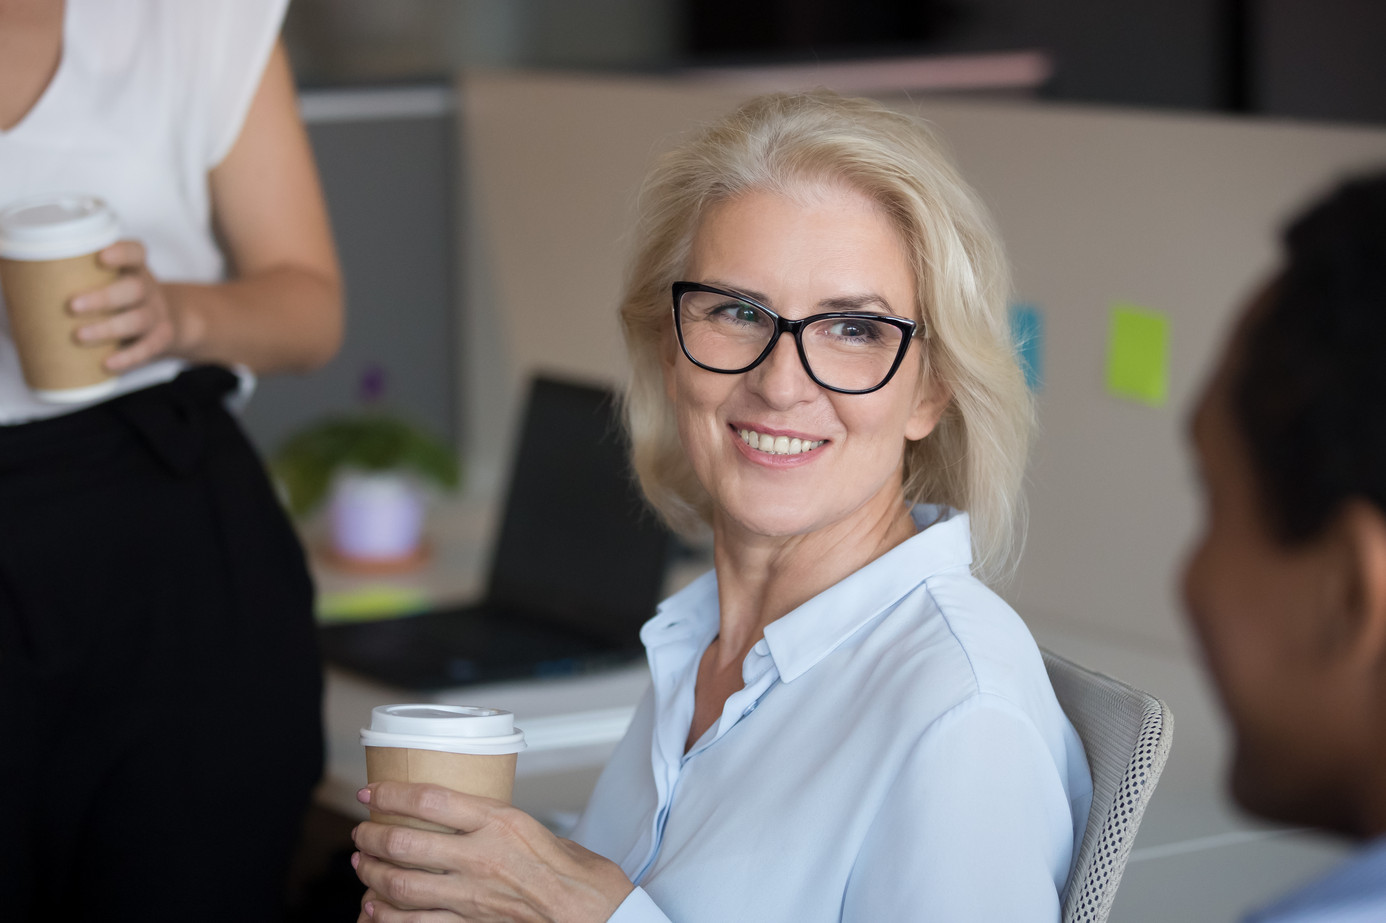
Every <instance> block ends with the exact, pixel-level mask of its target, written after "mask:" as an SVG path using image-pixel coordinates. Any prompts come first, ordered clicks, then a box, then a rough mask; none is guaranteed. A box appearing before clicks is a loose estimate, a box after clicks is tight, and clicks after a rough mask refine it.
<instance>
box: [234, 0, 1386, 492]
mask: <svg viewBox="0 0 1386 923" xmlns="http://www.w3.org/2000/svg"><path fill="white" fill-rule="evenodd" d="M285 37H286V41H287V44H288V46H289V50H290V53H291V55H292V58H293V62H294V66H295V70H296V72H297V78H298V81H299V85H300V87H301V89H302V91H303V106H304V116H305V118H306V120H307V121H308V123H309V129H310V132H311V135H312V138H313V143H314V148H315V151H316V154H317V157H318V160H319V165H320V168H321V170H322V173H323V178H324V183H325V184H326V187H327V194H328V199H329V206H330V208H331V211H332V219H333V224H334V227H335V230H336V232H337V235H338V241H339V245H340V247H341V250H342V257H343V262H344V265H345V269H346V279H347V297H348V312H349V327H348V337H347V344H346V347H345V348H344V349H343V351H342V353H341V354H340V355H339V357H338V358H337V359H336V360H335V361H334V362H333V363H332V364H331V365H330V366H329V367H328V368H327V369H326V370H324V371H322V372H320V373H318V374H316V375H314V376H312V377H310V378H306V379H288V378H286V379H281V380H276V381H270V382H266V383H264V386H263V390H262V397H261V399H259V400H256V401H254V402H252V404H251V406H250V409H249V411H248V413H247V421H246V422H247V425H248V427H249V429H250V432H251V434H252V436H253V437H254V438H255V440H256V441H257V443H259V444H260V446H261V448H262V449H263V450H264V451H266V452H270V451H272V450H273V449H274V448H275V447H276V446H277V445H279V444H280V443H282V441H283V439H284V438H285V436H286V435H287V434H288V433H290V432H292V431H293V430H295V429H297V428H299V427H300V426H301V425H302V424H303V423H305V422H306V421H308V420H311V419H313V418H316V417H318V416H320V415H322V414H323V413H326V412H333V411H337V410H342V409H349V408H355V407H357V406H359V405H361V404H362V403H364V402H375V403H383V404H385V405H388V406H389V407H391V408H393V409H396V410H398V411H401V412H403V413H406V414H407V415H410V416H412V417H414V418H416V419H417V420H418V421H419V422H420V423H422V424H423V425H425V426H427V427H428V428H430V429H432V430H434V431H436V432H437V433H438V434H439V435H440V436H443V437H444V438H446V439H448V440H451V441H453V442H454V443H455V444H457V445H458V446H459V448H461V449H462V450H463V454H464V456H468V457H470V456H472V455H474V454H476V451H477V450H479V451H480V453H481V454H480V457H479V458H477V459H475V460H474V461H473V464H472V466H471V467H472V471H471V476H470V477H468V480H467V483H468V485H469V487H471V488H478V487H479V488H481V489H484V490H489V489H493V488H494V487H495V486H496V483H497V479H498V478H499V477H500V472H499V468H498V466H500V465H502V464H503V462H502V461H501V459H502V457H503V454H504V452H503V450H502V451H494V452H489V453H488V447H487V446H485V445H481V446H479V445H478V443H482V442H487V441H488V439H487V437H486V436H485V435H483V434H486V433H492V432H495V431H497V426H498V425H499V427H500V431H502V432H504V431H505V427H504V424H503V422H501V421H504V420H506V419H508V418H509V415H510V413H511V411H512V410H513V407H510V406H502V407H498V408H495V419H490V420H488V419H484V417H485V416H486V415H487V414H488V413H490V412H491V411H490V410H489V409H488V405H487V404H486V403H485V402H483V403H482V404H481V406H480V407H479V408H478V407H475V406H468V404H469V403H470V399H469V398H468V397H466V395H467V393H468V392H469V391H471V392H475V391H476V390H477V388H478V387H484V382H480V381H477V380H475V379H476V377H477V376H481V377H483V378H484V377H485V376H488V375H491V374H493V372H494V370H489V369H487V367H486V362H485V360H486V356H484V355H483V356H479V357H473V358H476V359H478V360H479V361H476V362H467V361H464V360H465V359H466V357H467V355H468V353H467V350H468V349H469V348H475V346H476V344H477V343H478V342H481V341H484V340H485V339H486V338H487V330H486V329H485V327H486V325H487V324H488V323H489V321H488V319H487V317H486V315H485V308H484V304H483V303H484V301H485V300H486V293H485V292H484V291H477V290H476V286H475V283H474V282H472V281H470V280H471V279H472V278H474V277H475V276H476V275H477V274H475V273H472V274H470V275H469V274H468V273H466V271H465V267H464V265H463V264H464V262H465V259H459V258H458V254H459V253H465V252H467V251H466V247H467V246H468V244H469V242H468V241H467V240H466V236H467V223H468V220H469V218H468V214H467V201H468V200H467V197H466V195H465V191H464V190H461V189H459V188H458V186H459V183H460V181H459V179H458V177H459V176H461V175H463V171H464V170H465V165H463V164H460V163H459V156H460V155H459V150H460V147H459V143H458V139H459V131H460V130H461V129H462V126H460V125H459V124H458V121H457V106H456V102H455V100H456V95H455V81H456V78H457V75H458V74H459V73H461V72H463V71H465V70H467V69H472V68H481V69H497V68H499V69H512V68H521V69H548V70H566V71H582V72H587V73H619V74H627V75H629V74H632V73H634V74H647V75H650V76H652V77H654V76H658V77H685V76H689V75H693V76H697V75H704V76H709V77H715V76H717V75H718V74H726V73H736V74H738V75H739V76H738V79H739V80H740V81H741V85H744V86H753V85H754V84H753V83H752V82H748V81H749V78H748V76H747V75H748V74H753V73H754V72H755V69H756V68H757V67H767V68H768V67H776V68H780V69H783V68H786V67H790V66H793V65H804V66H807V67H812V68H816V69H818V72H823V69H824V68H828V69H831V68H840V70H839V71H831V70H829V71H828V73H831V74H834V75H835V76H829V77H825V80H831V81H832V82H833V84H834V88H836V89H842V90H844V91H854V90H860V91H861V92H865V93H870V92H873V91H875V90H878V89H891V90H896V89H902V88H903V89H905V90H913V91H914V92H916V93H966V94H971V95H978V94H986V95H993V96H994V95H1003V96H1022V97H1033V98H1038V99H1043V100H1049V101H1055V102H1060V103H1071V104H1078V105H1089V104H1096V105H1100V106H1120V107H1139V108H1142V109H1147V110H1157V111H1170V112H1175V111H1183V112H1218V113H1234V114H1240V115H1248V116H1270V117H1274V118H1290V119H1306V120H1315V121H1330V122H1339V123H1356V124H1364V125H1367V124H1380V123H1383V122H1386V4H1383V3H1380V2H1379V0H1317V2H1313V3H1310V2H1306V0H915V2H901V0H852V2H846V0H294V2H293V4H292V5H291V8H290V11H289V17H288V21H287V24H286V28H285ZM873 64H874V65H875V66H876V67H877V69H876V70H872V69H871V68H872V66H873ZM853 66H856V68H857V69H856V70H852V69H851V68H852V67H853ZM880 68H886V69H887V70H881V69H880ZM902 74H903V75H904V76H901V75H902ZM910 83H914V84H916V86H913V87H911V86H909V85H908V84H910ZM901 84H905V85H904V86H901ZM473 252H474V253H475V250H474V251H473ZM479 258H484V255H482V256H481V257H479ZM469 327H470V328H471V329H469ZM478 327H480V329H476V328H478ZM469 378H470V379H471V380H470V381H469ZM459 384H460V385H461V387H460V388H459ZM478 416H480V417H483V419H478Z"/></svg>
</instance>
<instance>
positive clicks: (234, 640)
mask: <svg viewBox="0 0 1386 923" xmlns="http://www.w3.org/2000/svg"><path fill="white" fill-rule="evenodd" d="M234 384H235V379H234V376H232V375H231V374H230V373H229V372H227V371H226V370H224V369H221V368H215V367H203V368H198V369H193V370H190V371H188V372H185V373H184V374H183V375H181V376H180V377H179V378H178V379H176V380H175V381H173V382H170V383H168V384H165V385H160V386H158V387H154V388H149V389H147V390H143V391H139V392H136V393H133V394H128V395H125V396H122V397H119V398H116V399H114V400H111V401H109V402H106V403H105V404H102V405H99V406H97V407H93V408H90V409H87V410H83V411H79V412H76V413H73V414H69V415H66V416H62V417H58V418H56V419H52V420H44V421H39V422H35V423H28V424H23V425H19V426H9V427H0V792H3V793H4V796H5V797H4V800H5V802H6V805H5V807H4V808H2V809H0V906H3V907H4V909H3V910H0V916H2V917H3V918H4V919H7V920H16V921H19V920H31V919H32V920H102V921H122V920H140V921H161V920H169V921H173V920H178V921H189V920H197V921H217V920H239V921H244V920H274V919H278V918H279V917H280V916H281V915H282V912H283V910H282V908H283V893H282V892H283V884H284V876H285V872H286V870H287V866H288V862H289V860H290V858H291V855H292V852H293V849H294V846H295V844H296V841H297V837H298V835H299V832H300V827H301V823H302V816H303V812H304V810H305V809H306V807H307V805H308V798H309V795H310V792H311V789H312V787H313V785H314V784H315V782H316V781H317V779H318V778H319V776H320V774H321V771H322V763H323V737H322V716H321V713H322V703H321V699H322V671H321V665H320V663H319V661H318V657H317V650H316V644H315V639H314V629H313V623H312V611H313V588H312V583H311V579H310V577H309V574H308V571H307V568H306V565H305V560H304V554H303V550H302V548H301V547H300V545H299V543H298V540H297V538H296V536H295V534H294V532H293V529H292V527H291V526H290V524H289V522H288V521H287V520H286V518H285V515H284V513H283V512H282V510H281V507H280V505H279V504H278V503H277V501H276V499H275V497H274V493H273V490H272V488H271V486H270V484H269V482H268V480H267V478H266V476H265V474H264V470H263V467H262V465H261V463H260V461H259V459H258V458H257V456H256V454H255V452H254V450H253V449H252V447H251V446H250V444H249V443H248V442H247V440H246V438H245V436H244V434H243V433H242V432H241V430H240V428H239V426H238V425H237V423H236V422H235V420H234V419H233V418H232V417H231V416H230V415H229V414H228V413H227V411H226V410H225V409H224V407H223V405H222V400H223V398H224V396H225V395H226V394H227V393H228V392H229V391H230V390H231V389H232V388H233V387H234Z"/></svg>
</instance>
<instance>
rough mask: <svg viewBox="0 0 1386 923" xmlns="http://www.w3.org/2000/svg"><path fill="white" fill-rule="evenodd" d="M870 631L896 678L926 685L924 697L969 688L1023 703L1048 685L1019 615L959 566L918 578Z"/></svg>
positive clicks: (954, 697) (957, 697)
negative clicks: (915, 584) (912, 586)
mask: <svg viewBox="0 0 1386 923" xmlns="http://www.w3.org/2000/svg"><path fill="white" fill-rule="evenodd" d="M871 634H872V636H873V637H872V639H871V642H870V643H871V646H872V648H874V649H875V651H876V654H877V656H879V657H880V658H881V665H882V667H884V668H886V670H887V671H888V672H889V673H890V674H891V675H894V676H895V677H897V678H898V681H900V682H902V683H906V684H914V685H919V686H921V687H923V688H925V689H927V690H928V693H929V696H928V698H929V699H930V700H937V699H940V693H941V692H942V691H944V690H946V691H947V693H948V695H947V704H948V705H950V706H951V705H956V704H959V703H961V702H962V701H963V700H965V699H967V698H969V697H973V696H998V697H1000V698H1003V699H1004V698H1017V697H1018V698H1019V699H1020V701H1021V702H1022V703H1029V702H1030V701H1032V700H1033V698H1034V696H1035V694H1036V692H1037V691H1038V690H1039V689H1040V688H1043V689H1048V688H1049V687H1048V675H1047V674H1046V672H1045V669H1044V662H1043V660H1042V659H1041V657H1040V653H1039V648H1038V647H1037V646H1036V644H1035V641H1034V639H1033V638H1032V637H1031V635H1030V632H1029V630H1028V629H1027V628H1026V626H1025V623H1024V622H1023V621H1022V620H1021V618H1020V616H1019V615H1017V614H1016V612H1015V610H1014V609H1012V608H1011V607H1010V605H1009V604H1007V603H1006V601H1005V600H1003V599H1002V598H1001V597H1000V596H998V595H997V594H996V593H995V592H994V591H992V590H991V589H990V588H989V587H987V586H986V584H984V583H982V582H981V581H980V580H978V579H977V578H976V577H974V576H972V575H971V574H970V573H969V572H968V571H967V569H966V568H965V567H963V568H955V569H950V570H947V571H943V572H939V573H936V574H934V575H933V576H931V577H929V578H928V579H926V580H924V581H923V582H921V583H920V584H919V586H918V587H917V588H915V589H914V590H913V591H912V592H910V593H908V594H907V595H906V596H905V597H904V598H902V599H901V600H900V601H899V602H898V603H897V604H896V605H895V606H894V607H893V609H892V610H891V611H890V612H889V613H887V615H886V616H885V618H884V619H883V620H882V621H881V622H880V623H879V624H878V625H877V626H875V628H874V629H873V630H872V632H871ZM939 704H940V705H943V704H944V701H940V702H939Z"/></svg>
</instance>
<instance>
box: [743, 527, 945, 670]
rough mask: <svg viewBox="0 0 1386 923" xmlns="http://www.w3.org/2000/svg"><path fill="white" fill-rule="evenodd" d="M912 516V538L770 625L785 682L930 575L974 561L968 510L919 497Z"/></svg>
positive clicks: (773, 650)
mask: <svg viewBox="0 0 1386 923" xmlns="http://www.w3.org/2000/svg"><path fill="white" fill-rule="evenodd" d="M910 516H911V517H912V518H913V519H914V526H915V528H916V529H917V530H918V531H917V532H916V533H915V535H914V537H913V538H909V539H906V540H905V541H903V542H901V543H900V544H899V545H896V546H895V547H894V548H892V549H890V550H889V551H887V552H886V553H885V554H883V555H881V556H880V557H879V558H877V559H876V560H874V561H872V562H871V563H870V564H867V565H866V566H865V567H863V568H861V569H860V570H858V571H857V572H856V573H853V574H851V575H850V576H848V577H846V578H845V579H843V580H840V581H838V582H837V583H836V584H834V585H833V586H830V587H828V589H826V590H824V591H823V592H822V593H819V594H818V595H817V596H815V597H813V598H812V599H810V600H809V601H808V602H806V603H804V604H803V605H801V606H799V608H797V609H794V610H793V611H791V612H789V613H788V614H786V615H785V616H784V617H783V618H779V619H776V620H775V621H774V622H771V623H770V624H769V625H767V626H766V627H765V640H766V642H767V644H768V645H769V648H770V655H771V656H772V657H774V658H775V665H776V667H777V668H778V669H779V672H780V678H781V679H782V680H783V681H784V682H786V683H788V682H792V681H793V680H795V679H796V678H798V677H800V676H802V675H803V674H804V673H806V672H808V670H809V669H811V668H812V667H813V666H814V665H815V664H817V663H818V662H819V661H821V660H822V659H823V658H824V657H827V656H828V655H829V654H831V653H832V652H833V651H835V650H837V648H838V647H840V646H841V645H842V643H843V642H844V641H846V640H847V639H848V638H850V637H851V636H852V635H854V634H856V632H857V631H858V630H859V629H861V627H862V626H864V625H865V624H866V623H867V622H869V621H871V620H872V619H874V618H876V617H877V616H878V615H880V614H881V613H882V612H885V611H886V610H887V609H889V608H891V607H892V606H894V605H895V604H896V603H898V602H899V601H900V600H901V599H903V598H904V597H905V596H906V595H908V594H909V593H910V591H911V590H913V589H914V588H915V587H917V586H919V585H920V584H921V583H923V582H924V581H925V580H927V579H929V578H930V577H932V576H934V575H935V574H937V573H939V572H941V571H944V570H949V569H952V568H955V567H967V566H969V565H970V564H971V563H972V540H971V536H970V533H969V531H968V520H967V514H966V513H962V512H959V511H957V510H953V509H950V508H948V507H941V506H935V505H933V504H926V503H920V504H916V505H915V506H914V508H913V509H911V510H910Z"/></svg>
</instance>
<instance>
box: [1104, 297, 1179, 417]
mask: <svg viewBox="0 0 1386 923" xmlns="http://www.w3.org/2000/svg"><path fill="white" fill-rule="evenodd" d="M1107 390H1108V391H1110V392H1111V393H1112V394H1114V395H1116V396H1117V397H1124V398H1127V399H1129V400H1133V401H1140V402H1141V403H1143V404H1149V405H1150V406H1151V407H1160V406H1163V405H1164V403H1165V398H1166V396H1167V395H1168V393H1169V318H1168V317H1166V316H1165V315H1164V313H1162V312H1160V311H1152V310H1150V309H1148V308H1142V307H1139V306H1137V305H1133V304H1115V305H1112V314H1111V332H1110V337H1109V338H1108V341H1107Z"/></svg>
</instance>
